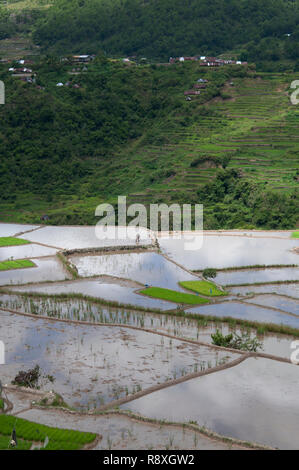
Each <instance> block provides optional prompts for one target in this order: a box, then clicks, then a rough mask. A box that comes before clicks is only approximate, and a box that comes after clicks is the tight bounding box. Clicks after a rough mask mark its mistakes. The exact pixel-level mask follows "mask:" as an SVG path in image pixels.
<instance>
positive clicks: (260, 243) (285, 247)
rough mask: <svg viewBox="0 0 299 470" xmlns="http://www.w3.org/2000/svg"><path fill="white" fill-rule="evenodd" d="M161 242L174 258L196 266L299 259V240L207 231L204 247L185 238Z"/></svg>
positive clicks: (276, 262)
mask: <svg viewBox="0 0 299 470" xmlns="http://www.w3.org/2000/svg"><path fill="white" fill-rule="evenodd" d="M194 238H196V236H195V237H194ZM198 238H199V240H200V238H201V236H200V235H198ZM159 244H160V246H161V248H162V251H163V252H164V253H166V254H167V255H168V256H169V257H170V258H172V259H174V260H175V261H177V262H178V263H180V264H181V265H183V266H185V267H186V268H188V269H193V270H194V269H205V268H217V269H221V268H230V267H239V266H250V265H251V266H252V265H253V266H254V265H262V264H266V265H273V264H298V263H299V260H298V255H297V254H296V253H295V252H292V251H291V250H292V249H294V248H297V247H298V246H299V242H298V240H297V241H296V240H289V239H275V238H262V237H245V236H221V235H215V236H213V235H207V236H203V243H202V247H201V248H200V249H199V250H195V251H193V250H185V243H184V240H183V239H182V240H175V239H173V240H172V239H167V238H166V239H165V238H163V237H162V238H159Z"/></svg>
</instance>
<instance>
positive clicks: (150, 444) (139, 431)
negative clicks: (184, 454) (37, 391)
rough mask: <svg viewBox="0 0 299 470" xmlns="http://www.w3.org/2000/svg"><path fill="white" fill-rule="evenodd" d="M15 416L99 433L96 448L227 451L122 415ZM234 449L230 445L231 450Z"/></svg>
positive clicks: (222, 445)
mask: <svg viewBox="0 0 299 470" xmlns="http://www.w3.org/2000/svg"><path fill="white" fill-rule="evenodd" d="M19 416H20V417H21V418H25V419H28V420H29V421H34V422H37V423H41V424H46V425H48V426H55V427H61V428H67V429H75V430H79V431H86V432H96V433H98V434H101V435H102V436H103V439H102V440H101V442H100V443H99V444H98V446H97V447H96V449H119V450H125V449H126V450H136V449H145V450H146V449H168V450H169V449H183V450H189V449H192V450H193V449H200V450H226V449H231V446H230V444H225V443H224V442H220V441H215V440H213V439H209V438H208V437H205V436H203V435H202V434H198V433H195V432H194V431H189V430H187V429H184V428H176V427H172V426H167V425H162V426H160V425H154V424H149V423H144V422H141V421H134V420H133V419H130V418H128V417H126V416H116V415H104V416H72V415H67V414H65V413H59V412H56V411H55V412H53V411H50V410H44V411H41V410H30V411H26V412H24V413H21V414H20V415H19ZM235 448H236V447H235V446H233V447H232V450H234V449H235Z"/></svg>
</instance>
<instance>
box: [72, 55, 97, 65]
mask: <svg viewBox="0 0 299 470" xmlns="http://www.w3.org/2000/svg"><path fill="white" fill-rule="evenodd" d="M93 58H94V56H91V55H88V54H85V55H73V56H72V62H74V63H81V64H82V63H86V62H90V61H91V60H93Z"/></svg>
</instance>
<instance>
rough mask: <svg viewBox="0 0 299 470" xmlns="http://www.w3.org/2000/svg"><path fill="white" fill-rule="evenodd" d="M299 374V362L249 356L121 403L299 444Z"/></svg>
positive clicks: (238, 434)
mask: <svg viewBox="0 0 299 470" xmlns="http://www.w3.org/2000/svg"><path fill="white" fill-rule="evenodd" d="M298 380H299V367H298V366H295V365H293V364H283V363H279V362H276V361H271V360H269V359H246V360H245V361H244V362H242V363H241V364H239V365H237V366H235V367H233V368H229V369H226V370H222V371H220V372H217V373H215V374H210V375H207V376H204V377H199V378H197V379H193V380H190V381H187V382H184V383H182V384H179V385H175V386H173V387H170V388H168V389H165V390H160V391H157V392H154V393H152V394H150V395H147V396H144V397H142V398H139V399H137V400H135V401H132V402H130V403H127V404H124V405H122V406H121V409H130V410H131V411H134V412H135V413H140V414H142V415H144V416H148V417H151V418H156V419H165V420H170V421H178V422H189V421H196V422H197V423H198V424H199V425H200V426H205V427H207V428H208V429H212V430H213V431H215V432H218V433H219V434H222V435H226V436H231V437H235V438H238V439H242V440H250V441H251V442H259V443H261V444H264V445H268V446H271V447H278V448H280V449H298V432H297V431H298V421H299V403H298ZM182 397H183V399H182Z"/></svg>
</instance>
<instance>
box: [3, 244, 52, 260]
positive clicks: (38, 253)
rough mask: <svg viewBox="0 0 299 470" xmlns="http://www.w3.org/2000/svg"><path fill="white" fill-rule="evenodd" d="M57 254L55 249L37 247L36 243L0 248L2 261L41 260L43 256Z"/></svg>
mask: <svg viewBox="0 0 299 470" xmlns="http://www.w3.org/2000/svg"><path fill="white" fill-rule="evenodd" d="M56 253H57V250H55V249H54V248H49V247H47V246H42V245H36V244H34V243H31V244H29V245H20V246H7V247H2V248H0V261H4V260H7V259H9V258H14V259H24V258H40V257H43V256H54V255H55V254H56Z"/></svg>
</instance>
